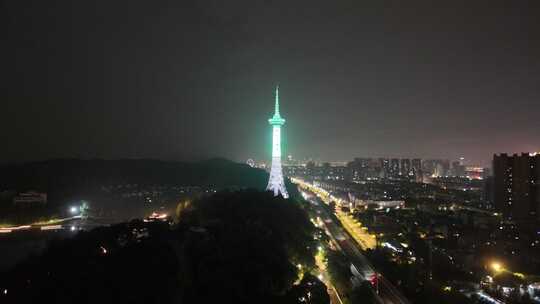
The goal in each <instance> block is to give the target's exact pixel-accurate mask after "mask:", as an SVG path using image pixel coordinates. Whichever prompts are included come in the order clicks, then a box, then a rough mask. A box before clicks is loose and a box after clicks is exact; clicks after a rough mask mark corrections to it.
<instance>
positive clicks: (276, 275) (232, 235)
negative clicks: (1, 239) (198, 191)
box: [0, 190, 328, 303]
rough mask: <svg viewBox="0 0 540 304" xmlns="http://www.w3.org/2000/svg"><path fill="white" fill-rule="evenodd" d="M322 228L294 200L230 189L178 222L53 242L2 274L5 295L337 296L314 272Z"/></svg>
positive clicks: (106, 299)
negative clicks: (330, 293) (317, 230)
mask: <svg viewBox="0 0 540 304" xmlns="http://www.w3.org/2000/svg"><path fill="white" fill-rule="evenodd" d="M314 232H315V228H314V226H313V225H312V224H311V222H310V221H309V219H308V217H307V215H306V213H305V212H304V210H302V206H301V204H300V203H297V202H296V201H294V200H284V199H281V198H274V197H273V196H272V195H271V194H270V193H265V192H258V191H254V190H246V191H240V192H220V193H217V194H215V195H213V196H209V197H204V198H201V199H199V200H196V201H194V202H193V203H191V204H189V205H187V206H185V209H184V210H181V216H180V219H179V223H178V224H176V225H174V226H172V225H171V224H170V223H168V222H150V223H147V222H142V221H132V222H129V223H124V224H119V225H115V226H111V227H103V228H98V229H94V230H92V231H89V232H80V233H79V234H78V235H77V236H76V237H74V238H73V239H70V240H64V241H57V242H53V243H51V244H50V245H49V247H48V249H47V250H46V251H45V253H44V254H43V255H41V256H36V257H32V258H30V259H28V260H26V261H25V262H23V263H22V264H20V265H18V266H17V267H15V268H14V269H12V270H11V271H9V272H7V273H4V274H1V276H0V289H1V291H2V294H1V295H0V298H1V299H0V302H1V303H40V302H46V303H299V301H300V299H302V298H305V297H306V296H307V295H309V297H310V299H309V303H328V294H327V293H326V288H325V286H324V285H323V284H322V283H321V282H320V281H318V280H317V278H315V277H313V276H311V275H309V273H308V271H309V269H310V268H312V267H313V265H314V258H313V257H314V254H315V251H316V247H317V245H316V244H315V241H314V239H313V234H314ZM300 265H301V266H300ZM303 273H305V275H304V276H303V280H300V278H301V277H302V274H303Z"/></svg>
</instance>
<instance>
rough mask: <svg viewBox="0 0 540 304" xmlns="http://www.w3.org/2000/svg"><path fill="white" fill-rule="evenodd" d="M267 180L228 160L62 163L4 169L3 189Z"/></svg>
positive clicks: (243, 184)
mask: <svg viewBox="0 0 540 304" xmlns="http://www.w3.org/2000/svg"><path fill="white" fill-rule="evenodd" d="M267 180H268V173H267V172H265V171H264V170H261V169H255V168H251V167H249V166H247V165H245V164H239V163H235V162H232V161H229V160H225V159H211V160H207V161H202V162H172V161H160V160H150V159H140V160H101V159H95V160H78V159H58V160H49V161H41V162H32V163H25V164H16V165H2V166H0V188H1V189H15V190H18V191H24V190H31V189H33V190H39V191H48V190H53V189H55V188H65V187H69V188H71V187H76V188H79V187H92V186H100V185H110V184H126V183H127V184H173V185H183V186H201V187H204V186H212V187H217V188H227V187H238V188H255V189H264V187H265V186H266V182H267ZM1 189H0V190H1Z"/></svg>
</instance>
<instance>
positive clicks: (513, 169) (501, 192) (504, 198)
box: [493, 153, 540, 220]
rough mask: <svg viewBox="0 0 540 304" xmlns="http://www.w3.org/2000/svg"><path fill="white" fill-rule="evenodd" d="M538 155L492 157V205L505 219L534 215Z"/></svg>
mask: <svg viewBox="0 0 540 304" xmlns="http://www.w3.org/2000/svg"><path fill="white" fill-rule="evenodd" d="M539 178H540V155H536V154H528V153H522V154H521V155H518V154H514V155H513V156H508V155H507V154H505V153H503V154H500V155H494V156H493V188H494V189H493V191H494V206H495V208H496V209H497V210H498V211H500V212H502V213H503V216H504V217H505V218H507V219H514V220H516V219H517V220H521V219H526V218H531V217H537V216H538V214H539V213H538V212H539V208H540V185H539V184H540V179H539Z"/></svg>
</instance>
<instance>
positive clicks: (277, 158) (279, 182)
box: [266, 86, 289, 198]
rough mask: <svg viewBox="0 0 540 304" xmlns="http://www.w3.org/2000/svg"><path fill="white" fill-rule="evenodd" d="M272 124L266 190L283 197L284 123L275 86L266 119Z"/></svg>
mask: <svg viewBox="0 0 540 304" xmlns="http://www.w3.org/2000/svg"><path fill="white" fill-rule="evenodd" d="M268 122H269V123H270V125H271V126H272V167H271V168H270V179H269V180H268V186H266V190H270V191H272V192H274V196H278V195H279V194H281V196H282V197H283V198H288V197H289V194H288V193H287V188H285V181H284V180H283V170H282V169H281V126H283V125H284V124H285V119H283V118H281V116H280V115H279V87H278V86H276V106H275V112H274V116H273V117H272V118H270V119H269V120H268Z"/></svg>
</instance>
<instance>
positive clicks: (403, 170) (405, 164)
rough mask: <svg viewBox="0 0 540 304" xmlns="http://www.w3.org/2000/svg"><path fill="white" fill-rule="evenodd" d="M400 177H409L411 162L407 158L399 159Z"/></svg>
mask: <svg viewBox="0 0 540 304" xmlns="http://www.w3.org/2000/svg"><path fill="white" fill-rule="evenodd" d="M399 172H400V175H402V176H404V177H408V176H410V175H411V160H410V159H408V158H402V159H401V166H400V171H399Z"/></svg>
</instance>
